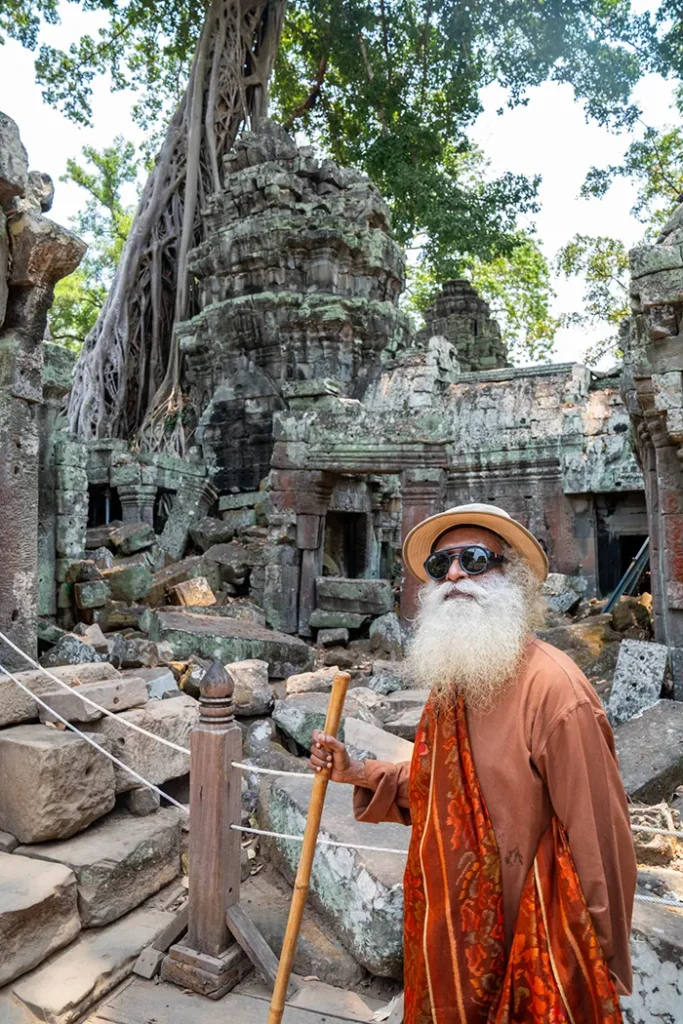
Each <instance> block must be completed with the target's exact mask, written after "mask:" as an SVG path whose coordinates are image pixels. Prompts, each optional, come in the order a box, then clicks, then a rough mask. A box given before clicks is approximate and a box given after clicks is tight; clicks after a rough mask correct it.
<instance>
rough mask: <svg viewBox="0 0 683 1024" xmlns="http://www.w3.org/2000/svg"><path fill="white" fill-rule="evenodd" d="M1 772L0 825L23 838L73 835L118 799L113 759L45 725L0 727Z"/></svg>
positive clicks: (40, 839)
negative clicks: (28, 795) (2, 728)
mask: <svg viewBox="0 0 683 1024" xmlns="http://www.w3.org/2000/svg"><path fill="white" fill-rule="evenodd" d="M132 713H133V712H128V714H132ZM94 724H95V723H94ZM0 778H1V779H2V786H0V829H3V830H6V831H7V832H10V833H11V834H12V835H14V836H16V837H17V839H18V840H19V841H20V842H21V843H40V842H44V841H46V840H51V839H68V838H69V837H70V836H72V835H74V834H75V833H76V832H80V831H81V830H82V829H84V828H87V827H88V825H90V824H91V823H92V822H93V821H95V820H96V819H97V818H100V817H101V816H102V815H103V814H106V813H107V812H108V811H110V810H111V809H112V808H113V806H114V803H115V795H114V771H113V766H112V762H111V761H110V760H109V759H108V758H106V757H105V756H104V754H101V753H100V752H99V751H97V750H95V749H94V748H93V747H92V746H91V745H90V744H89V743H88V742H87V741H86V740H84V739H81V738H80V737H79V736H75V735H74V733H72V732H59V731H58V730H57V729H48V728H47V726H45V725H17V726H15V727H14V728H12V729H6V730H5V731H4V732H2V733H0ZM27 794H30V795H31V796H30V799H27Z"/></svg>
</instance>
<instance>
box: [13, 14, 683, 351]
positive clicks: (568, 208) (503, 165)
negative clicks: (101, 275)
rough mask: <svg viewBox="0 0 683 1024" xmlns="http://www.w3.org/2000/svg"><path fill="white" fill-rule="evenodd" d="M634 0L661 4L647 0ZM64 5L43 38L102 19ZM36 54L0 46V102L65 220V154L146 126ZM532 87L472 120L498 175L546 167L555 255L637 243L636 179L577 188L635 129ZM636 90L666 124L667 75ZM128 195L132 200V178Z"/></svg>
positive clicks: (540, 225) (127, 106)
mask: <svg viewBox="0 0 683 1024" xmlns="http://www.w3.org/2000/svg"><path fill="white" fill-rule="evenodd" d="M637 6H639V7H649V6H656V5H654V4H650V3H648V2H646V0H641V2H640V3H638V4H637ZM61 13H62V23H61V24H60V25H57V26H49V27H47V29H46V30H45V31H44V34H43V37H42V39H41V41H45V42H49V43H50V44H51V45H54V46H60V47H62V48H64V49H67V48H68V46H69V44H70V43H71V42H72V41H74V40H75V39H77V38H79V37H80V36H81V35H82V34H83V33H84V32H86V31H87V32H89V33H93V32H95V31H96V30H97V27H98V25H99V24H100V23H101V19H103V15H101V14H100V13H99V12H98V13H92V12H90V13H84V12H83V11H81V10H80V8H76V7H75V6H74V5H70V4H67V3H62V5H61ZM33 61H34V55H33V54H32V53H30V52H29V51H27V50H24V49H22V47H21V46H19V44H17V43H14V42H11V41H9V42H7V43H6V44H5V46H2V47H0V109H2V110H3V112H4V113H6V114H8V115H9V116H10V117H11V118H13V119H14V120H15V121H16V122H17V124H18V125H19V129H20V132H21V137H22V140H23V143H24V145H25V146H26V149H27V150H28V154H29V162H30V166H31V168H32V169H34V170H40V171H46V172H47V173H48V174H50V175H52V177H53V179H54V181H55V185H56V194H55V202H54V206H53V208H52V211H51V213H50V216H51V217H53V218H54V219H55V220H57V221H59V222H60V223H62V224H65V225H67V226H68V224H69V220H70V218H71V217H72V216H73V215H74V214H75V213H76V212H77V211H78V209H79V207H80V206H81V205H82V204H83V199H84V193H83V192H82V190H81V189H79V188H78V187H77V186H76V185H73V184H69V183H63V182H60V181H59V178H60V176H61V175H63V174H64V172H65V170H66V162H67V159H68V158H69V157H77V156H78V155H79V154H80V152H81V149H82V147H83V146H84V145H91V146H94V147H95V148H97V149H101V148H103V147H104V146H107V145H109V144H110V143H111V142H112V139H113V138H114V136H115V135H117V134H121V135H123V136H124V137H125V138H126V139H130V140H131V141H132V142H134V143H136V144H140V142H141V141H142V138H143V136H142V133H141V131H140V129H138V128H137V127H136V125H135V124H134V123H133V122H132V120H131V117H130V110H131V107H132V105H133V103H134V100H135V97H134V95H133V94H132V93H129V92H114V91H112V89H111V87H110V83H109V82H108V81H107V80H106V79H102V80H99V81H96V82H95V83H94V88H93V112H94V117H93V126H92V127H91V128H83V127H79V126H78V125H74V124H72V123H71V122H70V121H68V120H67V119H66V118H65V117H64V116H63V115H62V114H60V113H59V112H58V111H57V110H54V109H52V108H50V107H48V106H47V105H46V104H45V103H44V102H43V99H42V96H41V92H40V89H39V87H38V86H37V85H36V83H35V75H34V68H33ZM528 95H529V102H528V104H527V105H526V106H524V107H518V108H516V109H514V110H505V112H504V114H502V115H499V114H498V113H497V111H498V109H499V108H500V107H501V105H502V104H503V103H504V94H503V92H502V90H500V89H499V88H498V87H497V86H492V87H490V88H488V89H486V90H485V91H484V93H483V95H482V100H483V104H484V111H483V113H482V114H481V115H480V117H479V119H478V120H477V122H476V124H475V125H474V128H473V131H472V137H473V139H474V141H475V142H477V143H478V144H479V145H480V146H481V147H482V149H483V150H484V152H485V153H486V155H487V156H488V158H489V159H490V161H491V172H492V174H495V175H498V174H502V173H504V172H505V171H507V170H509V171H513V172H516V173H524V174H527V175H534V174H540V175H541V177H542V183H541V188H540V196H539V198H540V203H541V212H540V213H539V214H537V215H535V217H534V222H535V224H536V229H537V237H538V239H539V241H540V243H541V245H542V247H543V250H544V252H545V254H546V256H547V257H548V258H549V259H553V258H554V257H555V255H556V253H557V251H558V249H559V248H560V247H561V246H562V245H563V244H564V243H566V242H567V241H569V239H570V238H572V237H573V235H574V234H576V233H577V232H581V233H584V234H591V235H597V234H604V235H609V236H612V237H614V238H619V239H621V240H622V241H623V242H624V243H625V244H626V245H627V246H629V247H630V246H632V245H633V244H635V243H637V242H638V240H639V238H640V237H641V235H642V231H643V226H642V225H641V224H640V223H639V222H638V221H637V220H635V218H633V217H632V216H631V214H630V212H629V211H630V208H631V206H632V205H633V203H634V201H635V188H634V186H633V185H632V184H631V183H630V182H628V181H625V180H619V181H617V182H616V183H615V184H614V185H613V186H612V188H611V189H610V191H609V192H608V194H607V196H606V197H604V198H603V199H581V198H580V196H579V190H580V188H581V184H582V182H583V180H584V177H585V175H586V172H587V171H588V170H589V168H590V167H592V166H594V165H595V166H605V165H608V164H612V163H618V162H619V161H620V158H621V156H622V155H623V153H624V151H625V149H626V147H627V145H628V143H629V141H631V137H630V136H628V135H614V134H611V133H610V132H609V131H607V129H605V128H601V127H599V126H598V125H597V124H595V123H594V122H586V119H585V116H584V112H583V109H582V107H581V105H580V104H578V103H576V102H575V101H574V98H573V93H572V90H571V87H570V86H568V85H566V86H564V85H556V84H554V83H550V82H548V83H545V84H543V85H541V86H538V87H536V88H534V89H532V90H531V91H530V92H529V94H528ZM634 98H635V100H636V102H637V103H638V104H639V105H640V106H641V108H642V111H643V120H644V121H645V122H646V123H648V124H650V125H653V126H654V127H663V126H664V125H665V124H667V123H668V122H670V121H671V120H672V119H673V117H672V113H671V109H670V107H671V101H672V86H671V83H668V82H665V81H664V80H663V79H661V78H660V77H658V76H655V75H651V76H648V77H647V78H645V79H643V80H642V81H641V82H640V83H639V85H638V87H637V89H636V92H635V97H634ZM126 199H127V201H129V202H132V201H133V200H134V192H133V191H132V187H131V193H130V194H129V195H128V196H127V197H126ZM554 287H555V290H556V292H557V299H556V301H555V305H554V309H553V313H554V314H555V315H559V314H560V313H563V312H566V313H568V312H572V311H575V310H580V308H581V295H582V287H583V286H582V282H581V280H580V279H574V280H570V281H566V280H564V279H563V278H559V277H558V278H556V279H555V280H554ZM604 333H605V332H604V329H600V328H596V329H595V330H588V329H586V328H583V327H581V328H577V327H572V328H567V329H564V330H562V331H560V332H559V334H558V337H557V341H556V345H555V351H554V354H553V359H554V361H557V362H565V361H566V362H569V361H580V360H581V358H582V355H583V353H584V352H585V350H586V349H587V348H589V347H590V346H591V345H592V344H593V343H594V342H595V341H597V340H598V339H599V338H600V337H601V336H603V335H604Z"/></svg>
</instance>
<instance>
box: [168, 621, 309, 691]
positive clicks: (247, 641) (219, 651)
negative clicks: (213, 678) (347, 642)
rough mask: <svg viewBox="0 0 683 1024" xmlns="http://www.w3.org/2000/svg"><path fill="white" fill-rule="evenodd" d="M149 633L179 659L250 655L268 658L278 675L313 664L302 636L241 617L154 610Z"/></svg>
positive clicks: (240, 658)
mask: <svg viewBox="0 0 683 1024" xmlns="http://www.w3.org/2000/svg"><path fill="white" fill-rule="evenodd" d="M150 636H151V637H152V638H153V639H155V640H166V641H168V643H170V645H171V647H172V648H173V653H174V655H175V657H176V658H178V659H180V660H183V659H186V658H189V657H190V655H192V654H198V655H199V656H200V657H204V658H211V659H216V660H217V661H221V662H222V663H223V664H227V663H228V662H233V661H246V660H249V659H252V658H258V659H259V660H261V661H267V662H268V666H269V674H270V676H271V677H274V678H277V679H286V678H287V676H291V675H293V674H294V673H295V672H304V671H307V670H308V669H309V668H312V667H313V652H312V651H311V649H310V647H308V645H307V644H305V643H304V642H303V641H302V640H299V639H297V638H296V637H292V636H287V635H286V634H284V633H277V632H276V631H275V630H270V629H266V628H265V627H263V626H259V625H257V623H255V622H248V621H245V620H243V619H232V618H222V617H218V616H211V615H193V614H188V613H187V612H175V611H174V612H157V613H156V615H155V616H154V618H153V620H152V624H151V626H150Z"/></svg>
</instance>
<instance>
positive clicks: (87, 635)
mask: <svg viewBox="0 0 683 1024" xmlns="http://www.w3.org/2000/svg"><path fill="white" fill-rule="evenodd" d="M73 631H74V633H75V634H76V636H80V637H81V638H82V639H83V640H85V642H86V644H90V646H91V647H94V648H95V650H96V651H97V653H98V654H107V653H108V651H109V641H108V640H107V638H106V636H105V635H104V633H103V632H102V627H101V626H100V624H99V622H93V623H92V624H91V625H90V626H86V624H85V623H84V622H77V623H76V625H75V626H74V629H73ZM64 635H66V634H64ZM60 639H61V637H60Z"/></svg>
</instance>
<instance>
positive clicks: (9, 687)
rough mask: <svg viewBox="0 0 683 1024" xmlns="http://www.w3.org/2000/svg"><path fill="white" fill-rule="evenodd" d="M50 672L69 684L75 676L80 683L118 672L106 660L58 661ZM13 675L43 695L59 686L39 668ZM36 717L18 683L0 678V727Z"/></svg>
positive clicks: (113, 676)
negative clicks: (67, 662)
mask: <svg viewBox="0 0 683 1024" xmlns="http://www.w3.org/2000/svg"><path fill="white" fill-rule="evenodd" d="M50 672H51V673H52V675H54V676H56V677H57V679H61V680H62V682H64V683H69V685H71V684H72V683H73V682H75V681H76V680H78V681H79V682H80V683H97V682H102V681H103V680H107V679H118V677H119V673H118V672H117V670H116V669H115V668H114V666H113V665H110V664H108V663H107V662H99V663H97V664H86V665H60V666H59V667H57V668H52V669H50ZM14 675H15V676H16V677H17V679H19V680H21V682H22V683H23V684H24V686H27V687H28V688H29V690H31V692H32V693H35V695H36V696H37V697H41V698H42V697H44V696H45V694H46V693H51V692H54V691H55V690H57V689H59V687H58V686H57V685H56V683H55V682H54V680H53V679H50V678H49V676H46V675H45V673H44V672H41V671H40V669H31V671H29V672H15V673H14ZM37 718H38V705H37V704H36V702H35V701H34V700H33V698H32V697H29V695H28V694H27V693H24V691H23V690H22V689H20V687H18V686H17V684H16V683H15V682H14V680H12V679H9V678H8V677H7V676H3V677H2V678H0V728H4V727H5V726H8V725H19V724H20V723H21V722H31V721H34V720H35V719H37Z"/></svg>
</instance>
